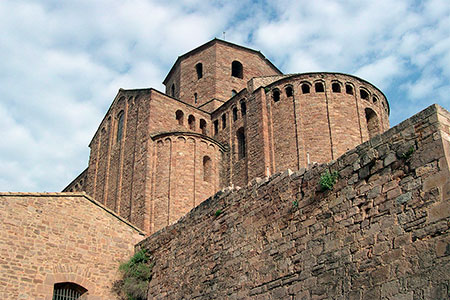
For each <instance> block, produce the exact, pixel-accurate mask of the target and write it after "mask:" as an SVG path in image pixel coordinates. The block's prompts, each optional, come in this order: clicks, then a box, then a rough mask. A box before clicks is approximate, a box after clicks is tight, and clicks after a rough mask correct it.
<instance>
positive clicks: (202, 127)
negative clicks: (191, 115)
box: [200, 119, 208, 135]
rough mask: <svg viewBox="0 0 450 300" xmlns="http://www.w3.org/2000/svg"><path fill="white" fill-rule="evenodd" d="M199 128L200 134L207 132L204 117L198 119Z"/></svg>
mask: <svg viewBox="0 0 450 300" xmlns="http://www.w3.org/2000/svg"><path fill="white" fill-rule="evenodd" d="M200 129H201V131H202V134H205V135H206V134H208V132H207V131H208V130H207V128H206V121H205V120H204V119H200Z"/></svg>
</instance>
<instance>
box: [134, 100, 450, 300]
mask: <svg viewBox="0 0 450 300" xmlns="http://www.w3.org/2000/svg"><path fill="white" fill-rule="evenodd" d="M449 126H450V114H449V113H448V112H447V111H445V110H443V109H442V108H440V107H438V106H431V107H429V108H428V109H426V110H424V111H422V112H421V113H419V114H417V115H416V116H413V117H412V118H410V119H408V120H406V121H405V122H403V123H401V124H399V125H398V126H396V127H394V128H392V129H390V130H388V131H387V132H386V133H384V134H382V135H380V136H377V137H375V138H374V139H371V140H370V141H368V142H366V143H364V144H362V145H360V146H358V147H356V148H355V149H353V150H350V151H349V152H347V153H345V155H343V156H341V157H340V158H339V159H337V160H336V161H335V162H332V163H331V164H329V165H321V166H315V167H313V168H312V169H310V170H307V171H305V169H301V170H299V171H298V172H295V173H292V172H290V171H286V172H284V173H278V174H275V175H273V176H271V177H270V178H264V179H254V180H252V181H251V182H250V184H249V185H248V186H247V187H245V188H242V189H238V190H236V189H225V190H223V191H221V192H219V193H218V194H216V195H215V196H214V197H211V198H210V199H208V200H207V201H205V202H203V203H201V204H200V205H199V206H198V207H196V208H195V209H194V210H192V211H191V212H190V213H188V214H187V216H186V217H184V218H183V219H181V220H180V221H179V222H178V223H176V224H174V225H172V226H169V227H166V228H165V229H163V230H161V231H159V232H158V233H156V234H154V235H152V236H150V237H149V238H147V239H146V240H144V241H143V242H141V243H140V244H139V246H140V247H144V248H147V249H149V250H150V251H151V252H152V254H153V256H154V257H155V262H156V264H155V267H154V269H153V278H152V280H151V282H150V291H149V297H148V299H180V298H184V299H194V298H195V299H207V298H208V299H243V298H245V299H408V300H413V299H414V300H415V299H448V297H449V296H450V295H449V285H450V273H449V272H448V270H449V268H450V236H449V226H450V221H449V220H450V197H449V195H450V193H449V192H448V191H449V189H450V180H449V178H450V177H449V175H450V174H449V158H450V156H449V154H450V131H449ZM326 170H331V171H338V172H339V179H338V181H337V183H336V184H335V186H334V188H333V190H332V191H320V190H319V188H318V181H319V178H320V177H321V175H322V174H324V172H325V171H326ZM167 274H170V276H167Z"/></svg>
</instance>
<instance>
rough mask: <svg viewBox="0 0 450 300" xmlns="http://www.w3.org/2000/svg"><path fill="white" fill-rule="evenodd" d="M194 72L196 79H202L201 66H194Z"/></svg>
mask: <svg viewBox="0 0 450 300" xmlns="http://www.w3.org/2000/svg"><path fill="white" fill-rule="evenodd" d="M195 71H196V72H197V79H200V78H202V77H203V64H202V63H198V64H196V65H195Z"/></svg>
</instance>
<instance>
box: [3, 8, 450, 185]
mask: <svg viewBox="0 0 450 300" xmlns="http://www.w3.org/2000/svg"><path fill="white" fill-rule="evenodd" d="M224 31H225V32H226V35H225V36H226V40H228V41H230V42H233V43H237V44H241V45H244V46H247V47H250V48H253V49H256V50H260V51H261V52H262V53H263V54H264V55H265V56H266V57H267V58H269V59H270V60H271V61H272V62H273V63H274V64H275V65H276V66H277V67H279V68H280V69H281V70H282V71H283V72H284V73H301V72H313V71H329V72H333V71H336V72H342V73H349V74H353V75H356V76H359V77H361V78H363V79H366V80H368V81H369V82H371V83H373V84H374V85H376V86H377V87H378V88H380V89H381V90H382V91H383V92H384V93H385V95H386V96H387V98H388V100H389V102H390V107H391V117H390V120H391V125H395V124H397V123H399V122H401V121H402V120H404V119H406V118H408V117H410V116H411V115H413V114H415V113H417V112H419V111H420V110H422V109H424V108H425V107H427V106H429V105H430V104H433V103H438V104H440V105H441V106H443V107H444V108H447V109H450V96H449V95H450V5H449V2H448V0H430V1H407V0H396V1H392V0H377V1H370V0H339V1H338V0H334V1H332V0H315V1H303V0H277V1H249V0H228V1H218V0H216V1H201V0H177V1H175V0H169V1H167V0H165V1H159V0H129V1H123V0H120V1H119V0H96V1H92V0H77V1H59V0H47V1H45V0H40V1H38V0H36V1H33V0H2V1H0V61H1V63H0V93H1V96H0V126H1V128H2V130H1V131H0V139H1V143H0V170H1V173H0V191H60V190H61V189H62V188H64V187H65V186H66V185H67V184H68V183H69V182H70V181H71V180H72V179H73V178H74V177H76V176H77V175H78V174H79V173H80V172H81V171H82V170H84V168H86V166H87V163H88V157H89V148H88V144H89V141H90V140H91V138H92V136H93V134H94V132H95V131H96V129H97V126H98V124H99V123H100V121H101V119H102V118H103V115H104V114H105V113H106V110H107V109H108V107H109V105H110V103H111V102H112V100H113V98H114V96H115V95H116V93H117V91H118V89H119V88H141V87H154V88H156V89H159V90H163V86H162V83H161V82H162V80H163V79H164V77H165V75H166V74H167V72H168V71H169V69H170V67H171V66H172V64H173V63H174V62H175V60H176V58H177V57H178V56H179V55H182V54H183V53H185V52H187V51H189V50H191V49H193V48H195V47H197V46H199V45H201V44H203V43H205V42H207V41H209V40H210V39H212V38H214V37H218V38H222V33H223V32H224Z"/></svg>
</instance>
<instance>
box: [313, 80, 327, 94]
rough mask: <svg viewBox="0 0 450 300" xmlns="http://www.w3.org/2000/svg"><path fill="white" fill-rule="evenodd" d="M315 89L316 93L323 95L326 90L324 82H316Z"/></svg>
mask: <svg viewBox="0 0 450 300" xmlns="http://www.w3.org/2000/svg"><path fill="white" fill-rule="evenodd" d="M314 88H315V89H316V93H323V92H324V91H325V90H324V88H323V83H322V82H316V83H315V84H314Z"/></svg>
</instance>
